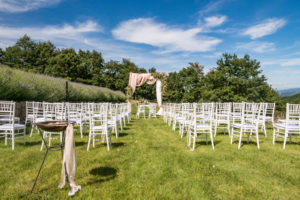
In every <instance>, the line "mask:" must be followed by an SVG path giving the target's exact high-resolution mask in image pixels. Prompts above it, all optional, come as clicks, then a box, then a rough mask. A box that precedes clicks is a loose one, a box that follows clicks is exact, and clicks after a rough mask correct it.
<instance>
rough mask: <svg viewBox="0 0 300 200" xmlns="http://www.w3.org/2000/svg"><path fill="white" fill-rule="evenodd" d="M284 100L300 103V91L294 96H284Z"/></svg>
mask: <svg viewBox="0 0 300 200" xmlns="http://www.w3.org/2000/svg"><path fill="white" fill-rule="evenodd" d="M282 99H283V101H285V102H288V103H297V104H298V103H300V93H298V94H294V95H292V96H287V97H282Z"/></svg>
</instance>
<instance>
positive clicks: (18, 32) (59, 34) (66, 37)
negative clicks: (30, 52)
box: [0, 21, 102, 47]
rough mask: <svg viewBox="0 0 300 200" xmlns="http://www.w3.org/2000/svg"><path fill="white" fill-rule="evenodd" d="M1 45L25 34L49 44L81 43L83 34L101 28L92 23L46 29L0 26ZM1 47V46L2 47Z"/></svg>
mask: <svg viewBox="0 0 300 200" xmlns="http://www.w3.org/2000/svg"><path fill="white" fill-rule="evenodd" d="M0 30H1V31H0V40H1V45H5V44H8V45H11V41H13V40H15V41H16V40H17V39H19V38H20V37H22V36H23V35H25V34H27V35H28V36H30V37H31V38H32V39H34V40H50V41H51V42H60V43H67V41H81V40H82V39H83V38H84V35H85V34H88V33H91V32H101V31H102V28H101V26H99V25H98V24H97V23H96V22H94V21H86V22H83V23H77V24H76V25H70V24H64V25H62V26H46V27H41V28H37V27H8V26H3V25H0ZM2 47H3V46H2Z"/></svg>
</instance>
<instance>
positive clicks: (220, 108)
mask: <svg viewBox="0 0 300 200" xmlns="http://www.w3.org/2000/svg"><path fill="white" fill-rule="evenodd" d="M230 114H231V103H215V118H216V119H222V120H228V121H229V120H230Z"/></svg>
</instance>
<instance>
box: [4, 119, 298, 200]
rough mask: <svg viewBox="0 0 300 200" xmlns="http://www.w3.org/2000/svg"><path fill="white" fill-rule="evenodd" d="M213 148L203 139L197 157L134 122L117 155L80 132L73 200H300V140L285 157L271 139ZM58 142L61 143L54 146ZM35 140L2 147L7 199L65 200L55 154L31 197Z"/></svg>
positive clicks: (158, 129)
mask: <svg viewBox="0 0 300 200" xmlns="http://www.w3.org/2000/svg"><path fill="white" fill-rule="evenodd" d="M214 139H215V150H212V148H211V144H210V143H209V144H208V145H206V144H205V142H204V140H203V139H198V141H197V144H196V149H195V151H194V152H191V151H190V150H189V148H188V147H187V145H186V137H184V138H182V139H181V138H180V137H179V134H178V131H176V132H174V131H172V130H171V127H169V126H168V125H166V124H165V123H163V120H162V119H143V118H141V119H135V118H134V116H133V120H132V122H131V123H130V124H129V125H127V126H126V127H125V129H124V130H123V131H121V132H120V137H119V138H118V139H116V138H115V137H113V140H112V143H113V144H112V148H111V151H109V152H107V150H106V144H105V143H101V142H96V147H95V148H91V149H90V151H88V152H87V151H86V147H87V141H88V137H87V136H85V137H84V138H83V139H81V138H80V134H79V131H78V130H76V151H77V171H76V183H77V184H80V185H81V186H82V191H80V192H79V193H77V194H76V196H75V197H74V198H73V199H300V140H299V139H293V143H292V144H287V148H286V150H283V149H282V142H281V141H282V140H280V139H279V141H278V142H277V143H276V144H275V145H273V144H272V133H271V130H270V129H269V130H268V137H267V138H265V137H264V136H263V135H260V142H261V149H260V150H258V149H257V147H256V142H255V139H254V138H252V140H251V141H252V142H250V144H247V143H246V140H245V141H244V142H243V146H242V148H241V149H240V150H238V149H237V145H238V144H237V140H236V141H235V143H234V144H232V145H230V138H229V137H228V135H224V134H223V133H222V131H220V133H219V134H218V135H217V137H215V138H214ZM56 142H58V141H56ZM40 145H41V139H40V136H38V135H37V133H35V134H34V136H33V137H32V138H30V137H27V144H26V145H25V146H24V145H23V144H22V141H18V142H17V145H16V149H15V151H12V150H11V148H10V146H5V145H4V141H3V140H1V141H0V152H1V153H0V168H1V173H0V198H1V199H20V198H22V199H65V198H68V196H67V193H68V187H65V188H64V189H62V190H59V189H58V188H57V187H58V184H59V181H60V173H61V154H60V152H50V153H49V156H48V157H47V159H46V162H45V166H44V168H43V170H42V172H41V175H40V178H39V180H38V183H37V186H36V188H35V191H34V193H33V194H32V195H30V194H29V192H30V189H31V187H32V184H33V182H34V178H35V176H36V173H37V171H38V168H39V166H40V163H41V161H42V158H43V155H44V151H42V152H40V151H39V149H40Z"/></svg>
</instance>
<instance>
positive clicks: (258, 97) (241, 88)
mask: <svg viewBox="0 0 300 200" xmlns="http://www.w3.org/2000/svg"><path fill="white" fill-rule="evenodd" d="M217 65H218V67H217V68H215V69H212V70H211V71H210V72H209V73H208V74H207V75H206V77H205V90H204V99H207V100H208V101H221V102H230V101H254V102H259V101H271V100H273V101H274V100H275V99H278V98H279V96H278V94H277V92H276V91H275V90H274V89H273V88H272V87H271V86H270V85H268V83H267V79H266V77H265V76H264V75H261V72H262V70H261V69H260V63H259V62H258V61H256V60H255V59H254V60H252V59H250V56H249V55H245V56H244V57H243V58H238V57H237V55H236V54H234V55H230V54H227V53H225V54H223V58H221V59H219V60H218V61H217Z"/></svg>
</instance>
